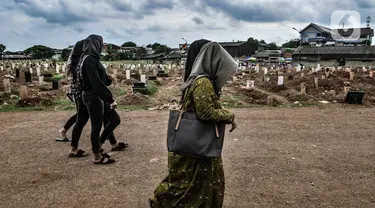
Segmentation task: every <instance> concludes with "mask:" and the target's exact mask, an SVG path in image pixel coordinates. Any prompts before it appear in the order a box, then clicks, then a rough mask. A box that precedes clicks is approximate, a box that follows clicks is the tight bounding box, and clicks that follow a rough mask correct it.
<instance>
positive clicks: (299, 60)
mask: <svg viewBox="0 0 375 208" xmlns="http://www.w3.org/2000/svg"><path fill="white" fill-rule="evenodd" d="M293 30H295V31H297V32H298V33H299V55H298V56H299V57H298V64H299V65H300V66H301V50H302V47H301V46H302V37H301V36H302V35H301V30H297V29H296V28H294V27H293Z"/></svg>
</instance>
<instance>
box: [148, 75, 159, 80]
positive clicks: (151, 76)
mask: <svg viewBox="0 0 375 208" xmlns="http://www.w3.org/2000/svg"><path fill="white" fill-rule="evenodd" d="M148 80H150V81H155V80H157V77H156V76H153V75H150V76H148Z"/></svg>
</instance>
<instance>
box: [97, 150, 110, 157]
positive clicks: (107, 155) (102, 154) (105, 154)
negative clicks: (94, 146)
mask: <svg viewBox="0 0 375 208" xmlns="http://www.w3.org/2000/svg"><path fill="white" fill-rule="evenodd" d="M100 155H101V156H102V157H105V158H111V156H109V154H107V153H106V152H104V149H101V150H100Z"/></svg>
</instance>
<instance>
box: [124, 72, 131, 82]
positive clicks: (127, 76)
mask: <svg viewBox="0 0 375 208" xmlns="http://www.w3.org/2000/svg"><path fill="white" fill-rule="evenodd" d="M125 73H126V79H127V80H129V79H130V70H126V71H125Z"/></svg>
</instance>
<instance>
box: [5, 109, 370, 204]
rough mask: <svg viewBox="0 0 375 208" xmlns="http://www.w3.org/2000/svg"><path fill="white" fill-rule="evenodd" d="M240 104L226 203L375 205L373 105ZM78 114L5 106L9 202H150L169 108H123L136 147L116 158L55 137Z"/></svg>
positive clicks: (163, 161) (228, 144) (124, 130)
mask: <svg viewBox="0 0 375 208" xmlns="http://www.w3.org/2000/svg"><path fill="white" fill-rule="evenodd" d="M233 111H234V112H235V113H236V115H237V120H238V124H239V128H238V129H237V130H236V131H235V132H233V133H231V134H230V133H228V134H227V137H226V140H225V149H224V155H223V159H224V166H225V174H226V194H225V207H226V208H240V207H244V208H245V207H246V208H247V207H261V208H268V207H270V208H271V207H272V208H275V207H276V208H277V207H288V208H289V207H296V208H297V207H298V208H302V207H303V208H305V207H314V208H318V207H348V208H353V207H363V208H367V207H368V208H370V207H375V162H374V161H375V141H374V136H373V135H374V131H375V130H374V120H375V111H374V109H371V108H359V107H353V108H349V107H346V108H343V107H338V106H336V107H314V108H313V107H311V108H253V109H235V110H233ZM72 114H73V112H72V111H58V112H53V111H49V112H48V111H44V112H25V113H1V114H0V120H1V122H0V135H1V136H0V142H1V144H2V148H1V151H0V158H2V159H1V160H0V169H1V174H0V207H7V208H9V207H15V208H22V207H38V208H43V207H48V208H50V207H67V208H68V207H76V208H80V207H110V208H115V207H121V208H138V207H139V208H144V207H145V208H146V207H147V198H148V197H151V196H152V194H153V190H154V188H155V187H156V185H157V184H158V183H159V182H160V181H161V180H162V179H163V178H164V177H165V176H166V174H167V151H166V127H167V118H168V111H121V112H120V114H121V118H122V124H121V126H120V127H119V128H118V129H117V130H116V132H115V133H116V135H117V137H118V139H119V140H126V141H128V142H129V144H130V148H129V149H128V150H126V151H124V152H119V153H112V156H113V158H115V159H116V160H117V163H115V164H113V165H109V166H96V165H93V164H92V162H91V160H92V158H91V157H87V158H80V159H75V158H73V159H72V158H68V149H69V144H66V143H59V142H55V138H56V137H57V136H58V134H57V131H58V130H59V128H61V126H62V125H63V123H64V122H65V121H66V120H67V119H68V117H69V116H71V115H72ZM89 129H90V127H89V125H88V126H87V127H86V128H85V130H84V133H83V135H82V137H81V143H80V144H81V145H80V147H81V148H83V149H84V150H90V142H89ZM108 148H109V146H106V149H108Z"/></svg>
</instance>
